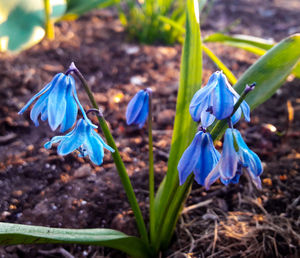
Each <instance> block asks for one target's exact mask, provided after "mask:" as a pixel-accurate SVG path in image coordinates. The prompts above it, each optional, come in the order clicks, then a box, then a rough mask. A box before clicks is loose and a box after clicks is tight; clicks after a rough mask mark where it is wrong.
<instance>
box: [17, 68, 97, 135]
mask: <svg viewBox="0 0 300 258" xmlns="http://www.w3.org/2000/svg"><path fill="white" fill-rule="evenodd" d="M37 98H39V99H38V100H37V101H36V103H35V104H34V106H33V108H32V110H31V112H30V118H31V120H32V121H33V122H34V124H35V126H38V125H39V121H38V119H39V116H41V120H42V121H46V120H47V119H48V123H49V126H50V128H51V129H52V130H53V131H55V130H56V129H57V127H58V126H60V131H61V132H65V131H66V130H68V129H70V128H71V127H72V126H73V125H74V123H75V121H76V118H77V112H78V108H77V105H78V106H79V108H80V110H81V112H82V114H83V116H84V118H85V119H86V121H87V122H88V123H89V124H90V125H91V126H93V127H94V128H97V126H95V125H93V124H92V123H91V121H90V120H89V119H88V118H87V116H86V114H85V111H84V109H83V107H82V105H81V104H80V102H79V99H78V97H77V93H76V87H75V80H74V78H73V77H72V76H71V75H65V74H63V73H59V74H56V75H55V76H54V78H53V79H52V81H51V82H50V83H48V84H47V85H46V86H45V87H44V88H43V89H42V90H41V91H40V92H38V93H37V94H36V95H34V96H33V97H32V98H31V99H30V100H29V101H28V102H27V104H26V105H25V106H24V107H23V108H22V109H21V110H20V111H19V114H23V113H24V112H25V111H26V110H27V108H28V107H29V106H30V105H31V104H32V103H33V102H34V101H35V100H36V99H37Z"/></svg>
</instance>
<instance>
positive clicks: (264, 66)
mask: <svg viewBox="0 0 300 258" xmlns="http://www.w3.org/2000/svg"><path fill="white" fill-rule="evenodd" d="M299 45H300V34H295V35H292V36H290V37H288V38H286V39H284V40H282V41H281V42H279V43H278V44H276V45H275V46H274V47H272V48H271V49H270V50H269V51H268V52H267V53H266V54H265V55H263V56H262V57H260V58H259V59H258V60H257V61H256V62H255V63H254V64H253V65H251V66H250V67H249V68H248V69H247V70H246V72H245V73H244V74H243V75H242V77H241V78H240V79H239V80H238V82H237V83H236V85H235V86H234V88H235V90H236V91H237V92H238V93H240V94H241V93H242V92H243V91H244V89H245V85H246V84H251V83H253V82H256V86H255V89H254V90H253V91H252V92H250V93H249V94H248V95H247V97H246V99H245V100H246V102H247V103H248V104H249V106H250V108H251V110H253V109H255V108H256V107H257V106H259V105H260V104H262V103H263V102H265V101H266V100H268V99H269V98H270V97H271V96H272V95H273V94H274V93H275V92H276V90H277V89H278V88H279V87H280V86H281V85H282V84H283V83H284V82H285V79H286V77H287V76H288V75H289V74H290V73H291V72H292V71H293V69H294V67H295V65H296V64H297V63H298V60H299V58H300V48H299ZM226 124H227V123H226V121H219V122H218V123H217V125H216V126H217V130H215V129H214V130H212V132H211V135H212V138H213V139H217V138H218V137H220V136H221V135H222V133H223V132H224V129H225V128H226Z"/></svg>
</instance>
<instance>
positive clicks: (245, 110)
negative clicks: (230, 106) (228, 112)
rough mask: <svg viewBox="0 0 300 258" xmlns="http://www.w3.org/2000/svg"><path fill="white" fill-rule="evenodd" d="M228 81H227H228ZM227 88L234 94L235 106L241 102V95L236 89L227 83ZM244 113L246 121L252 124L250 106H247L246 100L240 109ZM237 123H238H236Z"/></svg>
mask: <svg viewBox="0 0 300 258" xmlns="http://www.w3.org/2000/svg"><path fill="white" fill-rule="evenodd" d="M226 81H227V79H226ZM226 84H227V87H228V89H229V90H230V91H231V92H232V93H233V95H234V100H235V101H234V104H235V103H236V102H237V101H238V100H239V98H240V95H239V94H238V93H237V92H236V91H235V89H234V88H233V87H231V85H230V84H229V82H228V81H227V83H226ZM239 108H241V109H242V111H243V114H244V117H245V120H246V121H247V122H250V107H249V105H248V104H247V102H246V101H245V100H243V102H242V103H241V105H240V107H239ZM236 122H237V121H236Z"/></svg>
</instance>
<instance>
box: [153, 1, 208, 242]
mask: <svg viewBox="0 0 300 258" xmlns="http://www.w3.org/2000/svg"><path fill="white" fill-rule="evenodd" d="M194 4H195V8H194ZM197 4H198V1H197V0H188V1H187V15H186V16H187V18H186V36H185V41H184V45H183V53H182V58H181V69H180V85H179V90H178V96H177V106H176V116H175V123H174V131H173V137H172V145H171V146H172V147H171V151H170V158H169V162H168V171H167V175H166V178H165V180H164V181H163V183H162V184H161V185H160V188H159V190H158V193H157V195H156V198H155V214H156V221H157V224H156V234H155V235H154V239H152V241H154V242H155V245H160V239H159V236H160V230H161V229H162V223H164V218H165V217H164V216H165V214H166V212H167V210H168V208H169V205H170V202H171V199H172V196H173V194H174V193H175V192H176V189H177V188H178V171H177V165H178V162H179V159H180V157H181V155H182V153H183V152H184V150H185V149H186V148H187V146H188V145H189V144H190V142H191V141H192V138H193V137H194V133H195V132H196V126H197V125H196V123H195V122H193V121H192V119H191V116H190V114H189V104H190V101H191V99H192V97H193V95H194V94H195V92H196V91H197V90H198V89H200V87H201V81H202V49H201V37H200V24H199V11H198V10H199V9H198V6H197ZM178 212H179V211H178ZM176 218H177V217H176Z"/></svg>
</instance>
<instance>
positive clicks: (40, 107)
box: [30, 90, 51, 126]
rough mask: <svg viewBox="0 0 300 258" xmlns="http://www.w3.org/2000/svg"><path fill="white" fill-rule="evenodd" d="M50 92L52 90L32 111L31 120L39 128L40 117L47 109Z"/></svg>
mask: <svg viewBox="0 0 300 258" xmlns="http://www.w3.org/2000/svg"><path fill="white" fill-rule="evenodd" d="M50 92H51V90H49V91H47V92H46V93H45V94H44V95H42V96H41V97H40V98H39V99H38V101H37V102H36V103H35V104H34V106H33V108H32V109H31V111H30V119H31V120H32V121H33V122H34V124H35V126H39V121H38V118H39V115H40V114H41V113H42V112H43V111H45V110H46V109H47V100H48V96H49V93H50Z"/></svg>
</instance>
